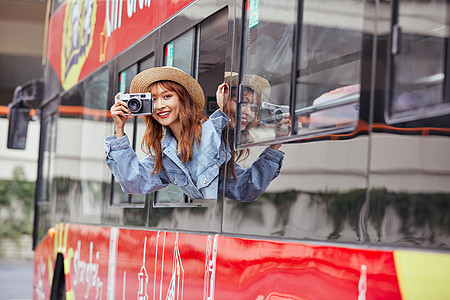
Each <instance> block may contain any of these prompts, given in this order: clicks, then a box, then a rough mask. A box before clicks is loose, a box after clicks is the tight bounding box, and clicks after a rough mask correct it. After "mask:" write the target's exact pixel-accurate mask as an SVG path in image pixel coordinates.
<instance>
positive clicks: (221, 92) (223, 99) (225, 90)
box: [216, 83, 230, 111]
mask: <svg viewBox="0 0 450 300" xmlns="http://www.w3.org/2000/svg"><path fill="white" fill-rule="evenodd" d="M229 95H230V88H229V87H228V84H226V83H222V84H221V85H219V86H218V87H217V91H216V99H217V105H219V108H220V110H221V111H223V107H224V106H225V103H227V101H228V97H229Z"/></svg>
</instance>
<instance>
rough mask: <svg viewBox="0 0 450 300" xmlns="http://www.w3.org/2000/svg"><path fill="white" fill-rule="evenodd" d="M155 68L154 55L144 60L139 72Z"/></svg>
mask: <svg viewBox="0 0 450 300" xmlns="http://www.w3.org/2000/svg"><path fill="white" fill-rule="evenodd" d="M154 66H155V56H154V55H153V54H152V55H151V56H149V57H148V58H146V59H143V60H142V61H141V62H140V63H139V72H142V71H144V70H147V69H150V68H153V67H154Z"/></svg>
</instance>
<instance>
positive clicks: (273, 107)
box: [258, 102, 289, 123]
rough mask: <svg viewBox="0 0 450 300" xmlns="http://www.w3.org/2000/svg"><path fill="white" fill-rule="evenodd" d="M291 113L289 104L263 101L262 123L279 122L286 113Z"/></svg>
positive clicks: (260, 118) (261, 110)
mask: <svg viewBox="0 0 450 300" xmlns="http://www.w3.org/2000/svg"><path fill="white" fill-rule="evenodd" d="M288 113H289V106H285V105H278V104H272V103H268V102H262V103H261V108H260V116H259V119H258V122H260V123H279V122H281V120H282V119H283V115H284V114H288Z"/></svg>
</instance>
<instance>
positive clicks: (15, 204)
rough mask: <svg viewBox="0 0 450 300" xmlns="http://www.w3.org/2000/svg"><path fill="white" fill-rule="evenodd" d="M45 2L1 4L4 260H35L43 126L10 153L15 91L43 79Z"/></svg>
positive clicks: (33, 127) (2, 0)
mask: <svg viewBox="0 0 450 300" xmlns="http://www.w3.org/2000/svg"><path fill="white" fill-rule="evenodd" d="M46 5H47V3H46V1H44V0H32V1H22V0H0V165H1V167H0V223H1V224H2V228H1V230H0V257H19V258H20V257H22V258H24V257H25V258H30V257H31V256H32V251H31V235H30V234H29V233H31V226H32V223H33V212H32V211H33V207H32V203H33V199H34V198H33V197H34V181H35V180H36V174H37V157H38V147H39V122H38V120H35V121H31V122H30V123H29V127H28V139H27V145H26V148H25V150H11V149H7V147H6V145H7V133H8V120H7V112H8V104H9V103H10V102H11V101H12V99H13V94H14V89H15V88H16V86H18V85H23V84H25V83H27V82H29V81H30V80H33V79H34V80H35V79H40V78H41V77H42V70H43V68H42V55H43V45H44V32H45V14H46Z"/></svg>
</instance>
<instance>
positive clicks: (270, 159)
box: [219, 147, 284, 202]
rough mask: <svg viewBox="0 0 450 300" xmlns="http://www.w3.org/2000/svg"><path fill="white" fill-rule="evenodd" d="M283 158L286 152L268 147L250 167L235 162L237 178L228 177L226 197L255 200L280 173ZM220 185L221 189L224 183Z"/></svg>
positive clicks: (242, 200) (238, 199)
mask: <svg viewBox="0 0 450 300" xmlns="http://www.w3.org/2000/svg"><path fill="white" fill-rule="evenodd" d="M283 160H284V152H282V151H277V150H273V149H272V148H269V147H267V148H266V149H265V150H264V151H263V152H262V153H261V155H260V156H259V157H258V159H257V160H256V161H255V162H254V163H253V164H252V165H251V166H250V167H248V168H242V167H241V166H240V165H239V164H235V170H236V177H237V178H234V177H232V178H226V182H225V197H227V198H230V199H234V200H237V201H241V202H250V201H255V200H256V199H257V198H258V197H259V196H261V195H262V194H263V193H264V191H265V190H266V189H267V187H268V186H269V184H270V182H271V181H272V180H274V179H275V178H276V177H277V176H278V174H280V169H281V166H282V164H283ZM219 187H220V189H221V188H222V187H223V183H219ZM219 192H221V191H220V190H219Z"/></svg>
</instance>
